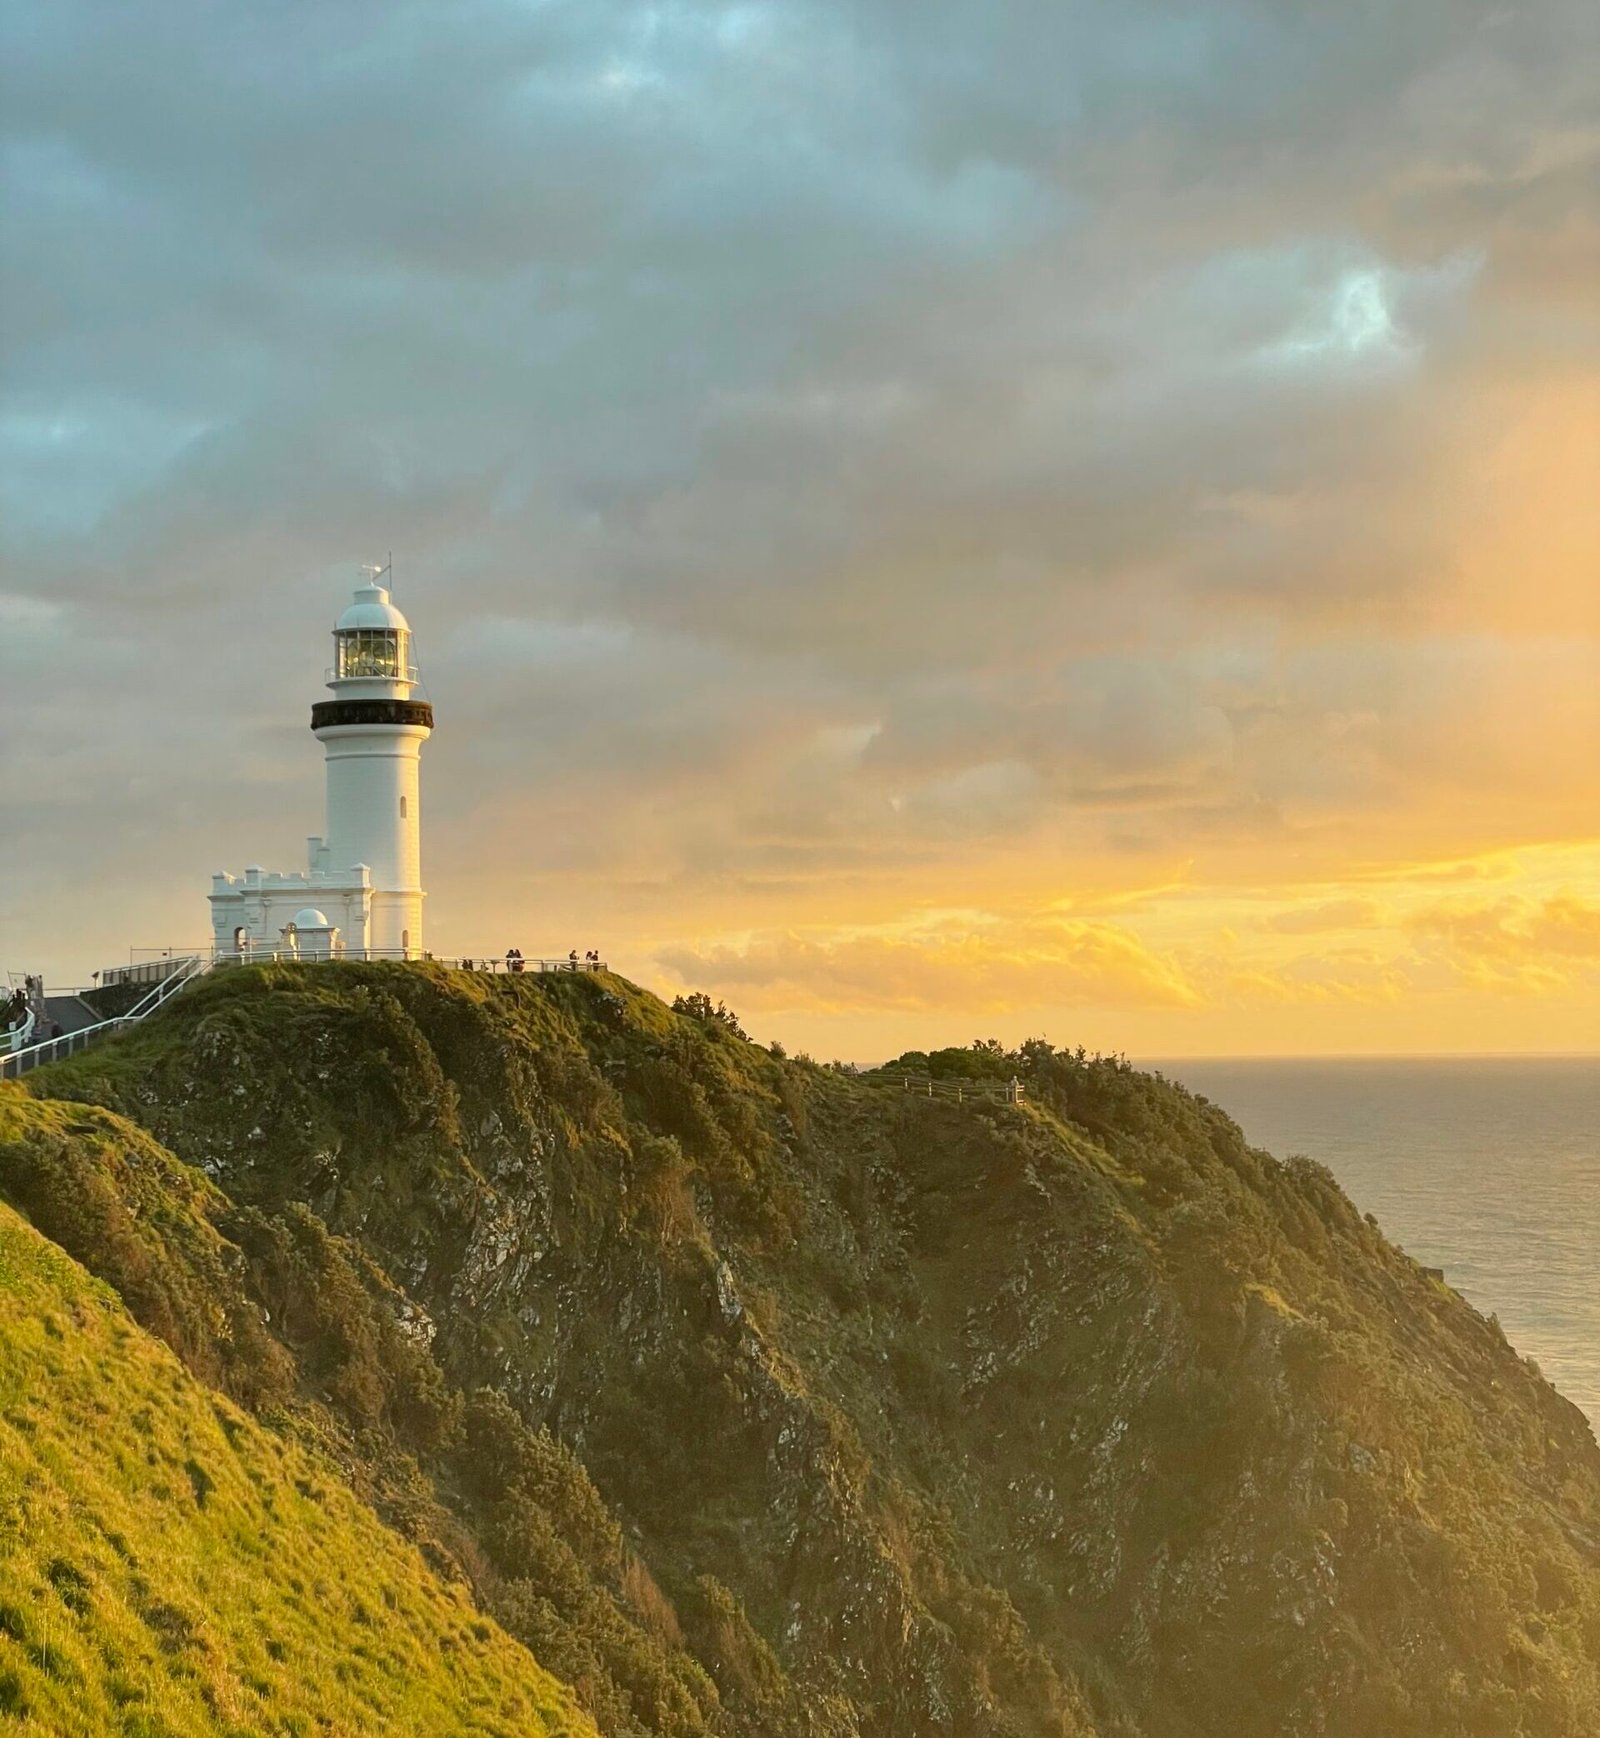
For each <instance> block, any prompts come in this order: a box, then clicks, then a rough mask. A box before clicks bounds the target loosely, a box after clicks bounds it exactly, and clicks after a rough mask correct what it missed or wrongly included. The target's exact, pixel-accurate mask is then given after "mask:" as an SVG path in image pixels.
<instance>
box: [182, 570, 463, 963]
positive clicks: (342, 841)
mask: <svg viewBox="0 0 1600 1738" xmlns="http://www.w3.org/2000/svg"><path fill="white" fill-rule="evenodd" d="M386 571H387V570H382V571H379V570H374V569H368V578H367V583H366V584H365V585H362V586H359V587H357V589H356V594H355V598H354V600H353V601H352V603H351V604H350V607H349V608H348V609H347V610H346V611H345V612H344V614H343V615H342V616H340V617H339V620H338V621H337V623H335V625H334V630H333V667H332V668H331V669H330V670H329V671H328V687H329V688H330V689H331V690H332V692H333V695H334V698H333V699H332V700H321V701H318V702H317V703H316V704H315V705H314V706H313V707H312V708H311V728H312V731H313V732H314V733H315V735H316V737H317V740H318V741H319V742H320V743H321V744H322V746H323V750H324V753H325V755H326V758H327V769H328V806H327V823H326V825H327V831H326V833H325V834H324V835H323V836H321V837H313V838H310V839H308V840H307V841H306V844H307V865H306V873H304V874H291V875H276V874H271V875H269V874H266V873H265V872H263V871H262V870H260V869H256V868H251V869H247V870H246V871H245V873H244V875H243V877H235V876H232V875H217V876H214V877H213V878H212V891H211V923H212V932H213V939H214V941H215V944H216V946H217V948H218V949H219V951H223V952H230V953H236V954H240V955H245V956H248V955H249V954H251V953H253V952H259V951H263V950H272V951H278V950H282V949H284V948H286V947H287V948H288V949H290V950H291V951H296V952H304V953H307V954H312V953H314V954H315V955H316V956H317V957H321V958H326V957H328V956H329V955H330V954H335V953H344V954H347V955H355V956H358V957H360V956H376V957H379V958H394V959H415V958H417V957H418V956H419V955H420V954H421V952H422V946H423V941H422V904H423V900H424V898H425V897H426V894H425V892H424V890H423V886H422V797H421V779H420V773H421V760H422V745H423V743H424V742H426V741H427V740H428V737H429V736H430V735H431V734H432V732H433V708H432V707H431V706H430V705H429V704H428V703H427V702H426V701H425V700H416V699H413V698H412V696H413V694H414V693H415V691H416V687H417V672H416V667H415V665H414V664H413V663H412V661H411V627H410V624H409V623H408V622H407V621H406V618H405V617H404V616H403V615H402V614H401V613H400V611H399V610H398V609H397V608H396V607H395V604H394V600H393V599H392V598H391V597H390V595H389V593H388V591H387V590H386V589H385V588H384V587H383V586H382V585H381V584H379V581H380V580H381V579H382V578H383V577H384V573H385V572H386ZM330 914H331V915H330Z"/></svg>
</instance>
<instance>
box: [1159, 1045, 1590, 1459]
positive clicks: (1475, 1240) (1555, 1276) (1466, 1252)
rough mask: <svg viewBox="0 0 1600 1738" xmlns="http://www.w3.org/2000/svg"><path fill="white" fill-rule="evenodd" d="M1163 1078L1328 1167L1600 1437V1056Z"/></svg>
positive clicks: (1334, 1063) (1286, 1149)
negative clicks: (1495, 1323) (1493, 1319)
mask: <svg viewBox="0 0 1600 1738" xmlns="http://www.w3.org/2000/svg"><path fill="white" fill-rule="evenodd" d="M1152 1066H1154V1067H1157V1068H1159V1069H1160V1070H1161V1072H1162V1073H1163V1074H1165V1075H1167V1076H1168V1077H1169V1078H1170V1079H1173V1080H1179V1081H1182V1083H1183V1084H1184V1085H1185V1086H1187V1087H1189V1088H1190V1089H1191V1090H1192V1091H1194V1092H1199V1093H1203V1094H1204V1095H1205V1096H1206V1097H1207V1098H1209V1099H1211V1100H1213V1101H1214V1102H1215V1103H1217V1104H1219V1105H1221V1106H1222V1108H1223V1109H1224V1110H1225V1111H1227V1112H1228V1114H1229V1115H1230V1116H1231V1117H1232V1118H1233V1119H1234V1121H1235V1122H1237V1123H1239V1124H1240V1125H1241V1126H1242V1127H1243V1129H1244V1131H1245V1134H1246V1135H1247V1136H1248V1138H1249V1139H1250V1141H1251V1143H1252V1144H1253V1145H1255V1146H1258V1147H1265V1148H1267V1150H1268V1151H1269V1152H1273V1153H1276V1154H1277V1155H1278V1156H1279V1157H1280V1158H1286V1157H1288V1156H1289V1155H1290V1154H1291V1153H1304V1154H1306V1155H1307V1156H1308V1157H1310V1158H1313V1159H1320V1160H1321V1161H1322V1163H1323V1164H1325V1165H1326V1166H1327V1167H1328V1168H1329V1170H1331V1171H1332V1172H1333V1174H1334V1176H1336V1177H1337V1178H1338V1179H1339V1182H1340V1184H1341V1185H1342V1186H1343V1188H1344V1190H1345V1193H1346V1194H1348V1195H1349V1196H1350V1197H1351V1199H1352V1200H1353V1201H1354V1202H1355V1204H1356V1205H1357V1207H1359V1208H1360V1209H1361V1210H1362V1211H1363V1212H1364V1213H1371V1214H1373V1215H1374V1216H1375V1217H1376V1218H1377V1220H1378V1223H1379V1224H1380V1225H1381V1226H1382V1227H1383V1230H1384V1232H1385V1234H1386V1235H1387V1236H1388V1237H1389V1238H1391V1239H1392V1240H1393V1241H1394V1242H1396V1243H1399V1244H1400V1245H1402V1246H1403V1247H1404V1248H1405V1249H1406V1250H1407V1251H1409V1252H1410V1254H1412V1255H1413V1256H1415V1257H1416V1259H1417V1260H1418V1261H1420V1262H1423V1263H1424V1264H1425V1265H1427V1266H1429V1267H1442V1268H1443V1269H1444V1270H1445V1277H1446V1278H1447V1279H1448V1280H1449V1281H1450V1283H1451V1284H1452V1285H1453V1286H1455V1288H1456V1289H1457V1290H1458V1291H1460V1292H1461V1293H1463V1294H1464V1295H1465V1296H1466V1297H1467V1298H1469V1299H1470V1300H1471V1302H1472V1303H1473V1304H1474V1305H1476V1306H1477V1308H1478V1309H1480V1310H1481V1311H1483V1313H1484V1314H1485V1315H1489V1314H1493V1315H1497V1316H1498V1317H1499V1318H1500V1325H1501V1327H1502V1328H1504V1329H1505V1333H1506V1338H1507V1339H1509V1340H1510V1341H1511V1343H1512V1345H1514V1346H1515V1347H1516V1348H1517V1350H1518V1351H1519V1352H1522V1353H1524V1354H1525V1355H1526V1356H1527V1357H1530V1358H1532V1359H1534V1360H1535V1362H1537V1364H1538V1365H1539V1368H1540V1369H1541V1370H1542V1371H1543V1372H1544V1374H1545V1376H1546V1377H1547V1378H1548V1379H1549V1380H1550V1381H1551V1382H1553V1383H1554V1384H1555V1386H1556V1387H1557V1388H1559V1389H1560V1390H1561V1392H1562V1393H1563V1394H1565V1395H1566V1396H1567V1398H1568V1399H1569V1400H1572V1401H1575V1402H1576V1403H1577V1404H1578V1405H1579V1406H1581V1407H1582V1408H1583V1409H1584V1411H1585V1412H1587V1413H1588V1415H1589V1418H1590V1421H1591V1422H1592V1423H1593V1424H1595V1425H1596V1427H1597V1428H1600V1057H1554V1056H1552V1057H1472V1058H1449V1059H1421V1058H1418V1059H1409V1058H1402V1059H1394V1060H1373V1059H1369V1058H1354V1057H1352V1058H1343V1057H1341V1058H1338V1059H1329V1060H1318V1061H1301V1060H1295V1061H1280V1060H1259V1061H1257V1060H1238V1061H1234V1060H1229V1061H1220V1060H1203V1061H1200V1060H1191V1061H1176V1062H1159V1063H1155V1064H1152Z"/></svg>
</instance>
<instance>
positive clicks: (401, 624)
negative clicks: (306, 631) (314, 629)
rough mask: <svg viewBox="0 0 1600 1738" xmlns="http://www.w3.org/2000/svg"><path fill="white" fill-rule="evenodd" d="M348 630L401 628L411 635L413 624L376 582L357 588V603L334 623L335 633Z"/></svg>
mask: <svg viewBox="0 0 1600 1738" xmlns="http://www.w3.org/2000/svg"><path fill="white" fill-rule="evenodd" d="M347 628H401V629H404V630H405V631H406V632H407V633H409V632H410V631H411V624H410V623H409V622H408V621H407V620H406V618H405V617H404V616H403V615H401V613H400V612H399V610H397V609H396V608H395V607H394V603H393V601H392V599H391V598H390V596H389V594H388V592H387V591H385V590H384V588H383V587H382V586H381V585H379V584H378V583H377V581H376V580H374V581H372V582H371V583H369V584H367V585H358V586H357V587H356V598H355V602H354V603H353V604H351V606H350V607H349V609H347V610H346V611H345V612H344V614H343V615H342V616H340V617H339V619H338V621H337V622H335V623H334V632H335V633H343V632H344V631H345V630H346V629H347Z"/></svg>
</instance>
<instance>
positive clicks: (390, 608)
mask: <svg viewBox="0 0 1600 1738" xmlns="http://www.w3.org/2000/svg"><path fill="white" fill-rule="evenodd" d="M328 679H329V681H331V682H383V683H405V684H407V685H408V686H410V685H413V684H415V682H416V680H417V672H416V667H415V666H414V665H413V664H412V662H411V629H410V628H409V626H408V625H407V623H406V618H405V617H404V616H403V615H402V614H401V613H400V611H399V610H397V609H396V608H395V606H394V603H393V602H392V601H391V599H390V597H389V593H388V592H387V591H386V590H385V589H384V588H383V587H382V586H381V585H379V584H378V582H377V579H376V578H373V579H371V580H369V582H368V583H367V584H366V585H363V586H361V587H359V588H358V589H357V591H356V595H355V600H354V602H352V603H351V605H350V607H349V608H348V609H347V610H346V611H345V612H344V614H343V615H342V616H340V617H339V620H338V622H337V623H336V624H335V626H334V630H333V668H332V669H331V670H330V671H329V672H328Z"/></svg>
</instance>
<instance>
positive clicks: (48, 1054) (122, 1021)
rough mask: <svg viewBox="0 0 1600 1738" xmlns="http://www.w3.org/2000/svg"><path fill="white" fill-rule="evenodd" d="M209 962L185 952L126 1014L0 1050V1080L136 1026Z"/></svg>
mask: <svg viewBox="0 0 1600 1738" xmlns="http://www.w3.org/2000/svg"><path fill="white" fill-rule="evenodd" d="M212 964H213V962H212V961H211V960H209V959H205V958H202V957H201V956H200V955H199V954H189V955H188V956H186V957H185V958H182V959H178V960H175V961H174V962H173V969H172V970H171V971H170V972H168V973H167V975H166V976H165V977H164V978H162V980H161V981H160V983H158V984H157V985H156V986H155V988H154V989H153V990H151V992H150V993H149V995H147V996H146V997H145V998H144V999H143V1001H140V1002H136V1003H135V1004H134V1005H133V1007H131V1008H130V1009H129V1010H128V1012H127V1013H126V1014H118V1015H116V1016H115V1018H113V1019H110V1020H102V1021H100V1023H99V1024H98V1025H95V1026H84V1027H81V1028H80V1029H79V1030H78V1031H76V1032H64V1033H62V1035H61V1036H60V1037H59V1038H47V1039H45V1041H44V1042H43V1043H42V1044H30V1045H28V1046H27V1048H26V1049H23V1050H13V1051H9V1052H7V1051H0V1080H8V1079H14V1078H15V1077H16V1076H17V1075H19V1074H26V1073H27V1072H28V1070H29V1069H30V1068H40V1067H42V1066H43V1065H44V1064H45V1063H46V1062H59V1061H60V1060H61V1059H62V1057H64V1056H75V1055H76V1054H77V1053H78V1052H79V1051H80V1050H87V1049H88V1048H89V1046H90V1045H91V1044H98V1043H99V1042H100V1040H101V1039H102V1038H106V1037H109V1036H110V1034H111V1033H113V1032H120V1031H122V1030H123V1028H124V1027H127V1026H137V1025H138V1024H139V1022H140V1021H141V1020H146V1019H148V1018H149V1017H150V1015H152V1014H153V1013H154V1012H155V1011H156V1009H157V1008H161V1007H164V1006H165V1005H166V1004H167V1003H168V1002H170V1001H171V1000H172V998H173V997H174V996H176V995H178V994H179V993H180V992H181V991H183V990H184V989H185V988H186V987H187V986H188V985H190V984H192V983H193V982H194V981H195V979H196V978H199V977H204V976H205V974H206V973H207V972H208V971H210V970H211V967H212Z"/></svg>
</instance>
